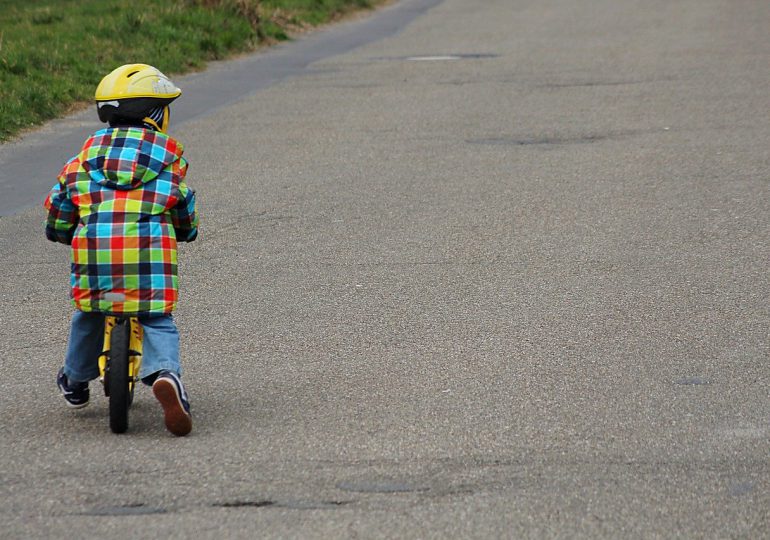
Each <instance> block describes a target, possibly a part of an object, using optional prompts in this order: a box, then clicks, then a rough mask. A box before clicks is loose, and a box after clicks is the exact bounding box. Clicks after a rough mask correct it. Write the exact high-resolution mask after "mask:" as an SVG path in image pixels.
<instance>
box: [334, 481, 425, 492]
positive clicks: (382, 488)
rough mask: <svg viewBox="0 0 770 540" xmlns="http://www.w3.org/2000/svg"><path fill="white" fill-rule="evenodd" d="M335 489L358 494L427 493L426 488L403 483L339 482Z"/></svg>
mask: <svg viewBox="0 0 770 540" xmlns="http://www.w3.org/2000/svg"><path fill="white" fill-rule="evenodd" d="M337 488H339V489H341V490H343V491H355V492H359V493H414V492H419V491H428V488H427V487H424V486H414V485H411V484H406V483H403V482H366V481H363V482H340V483H339V484H337Z"/></svg>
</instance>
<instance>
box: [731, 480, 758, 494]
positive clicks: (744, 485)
mask: <svg viewBox="0 0 770 540" xmlns="http://www.w3.org/2000/svg"><path fill="white" fill-rule="evenodd" d="M752 491H754V482H741V483H740V484H735V485H733V486H730V495H732V496H733V497H740V496H741V495H748V494H749V493H751V492H752Z"/></svg>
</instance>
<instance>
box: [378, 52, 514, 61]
mask: <svg viewBox="0 0 770 540" xmlns="http://www.w3.org/2000/svg"><path fill="white" fill-rule="evenodd" d="M499 56H500V55H499V54H494V53H449V54H417V55H410V56H380V57H377V58H374V60H388V61H402V60H406V61H408V62H441V61H446V60H482V59H484V58H498V57H499Z"/></svg>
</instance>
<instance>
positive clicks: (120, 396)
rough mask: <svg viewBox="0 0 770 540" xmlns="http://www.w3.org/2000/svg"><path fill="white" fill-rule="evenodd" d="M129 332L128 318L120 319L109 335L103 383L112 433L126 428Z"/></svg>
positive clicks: (128, 385)
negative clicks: (107, 399)
mask: <svg viewBox="0 0 770 540" xmlns="http://www.w3.org/2000/svg"><path fill="white" fill-rule="evenodd" d="M130 332H131V327H130V323H129V321H128V319H121V320H118V322H117V324H116V325H115V328H113V329H112V335H111V336H110V356H109V362H108V364H107V372H108V373H107V376H106V377H105V383H106V388H107V390H108V395H109V398H110V429H111V430H112V432H113V433H124V432H125V431H126V430H127V429H128V408H129V405H130V404H131V384H130V381H129V371H128V367H129V366H128V363H129V336H130Z"/></svg>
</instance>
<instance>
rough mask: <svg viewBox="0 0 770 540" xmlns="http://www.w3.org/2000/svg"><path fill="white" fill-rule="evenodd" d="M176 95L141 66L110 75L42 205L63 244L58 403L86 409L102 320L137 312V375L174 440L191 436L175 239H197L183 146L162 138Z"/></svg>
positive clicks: (51, 232) (52, 234)
mask: <svg viewBox="0 0 770 540" xmlns="http://www.w3.org/2000/svg"><path fill="white" fill-rule="evenodd" d="M181 93H182V92H181V90H179V88H177V87H176V86H175V85H174V84H173V83H172V82H171V81H170V80H169V79H168V78H167V77H166V76H165V75H163V73H161V72H160V71H158V70H157V69H155V68H154V67H152V66H148V65H146V64H130V65H125V66H121V67H119V68H117V69H116V70H114V71H113V72H112V73H110V74H109V75H107V76H106V77H104V79H102V81H101V82H100V83H99V86H98V87H97V89H96V109H97V112H98V114H99V119H100V120H101V121H102V122H107V123H109V126H110V127H109V128H106V129H102V130H100V131H97V132H96V133H95V134H94V135H92V136H91V137H90V138H89V139H88V140H87V141H86V142H85V144H84V145H83V148H82V150H81V151H80V153H78V155H76V156H75V157H73V158H72V159H70V160H69V161H68V162H67V163H66V164H65V165H64V168H63V169H62V172H61V173H60V174H59V177H58V182H57V184H56V185H55V186H54V187H53V189H52V190H51V192H50V193H49V195H48V197H47V198H46V200H45V207H46V208H47V209H48V219H47V223H46V228H45V232H46V237H47V238H48V239H49V240H51V241H54V242H61V243H63V244H69V245H71V246H72V251H71V261H72V267H71V279H70V282H71V287H72V290H71V297H72V301H73V304H74V305H75V308H77V310H78V311H76V312H75V314H74V315H73V317H72V327H71V330H70V336H69V342H68V347H67V353H66V356H65V360H64V367H63V368H61V370H59V374H58V376H57V385H58V387H59V389H60V391H61V393H62V394H63V395H64V399H65V400H66V402H67V405H69V406H70V407H73V408H80V407H85V406H86V405H88V399H89V391H88V381H90V380H92V379H95V378H97V377H98V376H99V369H98V365H97V360H98V357H99V355H100V353H101V350H102V345H103V333H104V317H105V314H117V315H123V314H128V315H136V316H138V317H139V321H140V323H141V325H142V327H143V330H144V341H143V355H142V368H141V372H140V374H139V375H140V377H141V378H142V381H143V382H144V383H145V384H148V385H152V390H153V394H154V395H155V397H156V398H157V399H158V401H159V402H160V404H161V406H162V407H163V412H164V419H165V424H166V428H167V429H168V430H169V431H170V432H171V433H173V434H174V435H178V436H182V435H187V434H188V433H189V432H190V430H191V429H192V417H191V416H190V403H189V401H188V399H187V394H186V392H185V390H184V387H183V386H182V381H181V380H180V379H179V374H180V372H181V368H180V365H179V332H178V330H177V328H176V325H175V324H174V320H173V319H172V317H171V312H172V311H173V310H174V308H175V306H176V301H177V251H176V247H177V242H178V241H183V242H192V241H193V240H195V238H196V236H197V234H198V227H197V226H198V218H197V215H196V212H195V194H194V192H193V191H192V190H191V189H189V188H188V187H187V185H185V183H184V177H185V174H186V173H187V161H186V160H185V159H184V158H183V157H182V145H181V144H180V143H178V142H177V141H176V140H174V139H173V138H171V137H169V136H168V135H166V134H165V132H166V129H167V128H168V121H169V104H170V103H171V102H172V101H174V100H175V99H176V98H178V97H179V96H180V94H181Z"/></svg>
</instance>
